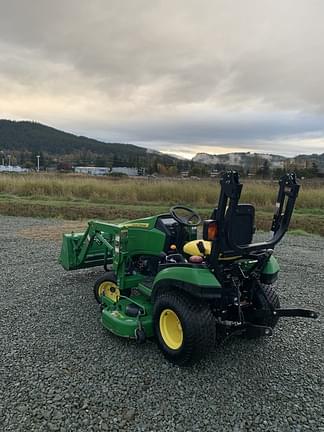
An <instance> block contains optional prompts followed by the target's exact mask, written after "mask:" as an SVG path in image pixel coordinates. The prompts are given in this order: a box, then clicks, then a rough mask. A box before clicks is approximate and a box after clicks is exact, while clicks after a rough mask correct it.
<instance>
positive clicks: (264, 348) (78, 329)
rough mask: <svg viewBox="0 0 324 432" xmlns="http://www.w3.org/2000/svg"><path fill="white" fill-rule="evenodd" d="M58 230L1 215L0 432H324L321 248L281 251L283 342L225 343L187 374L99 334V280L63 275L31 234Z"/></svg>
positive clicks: (52, 253) (152, 352)
mask: <svg viewBox="0 0 324 432" xmlns="http://www.w3.org/2000/svg"><path fill="white" fill-rule="evenodd" d="M49 224H50V225H53V224H56V225H58V226H59V225H60V224H61V222H59V221H56V222H55V221H54V222H53V221H49V220H36V219H29V218H15V217H0V246H1V253H0V263H1V291H0V336H1V339H0V356H1V358H0V430H1V431H2V430H3V431H99V430H103V431H104V430H108V431H122V430H125V431H190V432H191V431H217V432H221V431H233V432H243V431H244V432H253V431H255V432H257V431H283V432H285V431H291V432H292V431H294V432H302V431H313V432H317V431H321V432H324V419H323V415H324V366H323V364H324V362H323V360H324V359H323V330H324V329H323V312H324V311H323V309H324V307H323V298H324V280H323V271H324V265H323V263H324V239H323V238H320V237H316V236H307V237H296V236H287V237H286V238H285V239H284V241H283V242H282V244H281V245H280V246H279V247H278V248H277V256H278V257H279V259H280V264H281V267H282V273H281V278H280V285H279V294H280V296H281V302H282V304H283V305H293V306H298V305H300V306H305V307H309V308H314V309H315V310H317V311H319V312H320V313H321V317H320V318H319V319H318V320H316V321H314V320H305V319H301V318H297V319H285V320H284V319H282V320H281V321H280V322H279V325H278V327H277V328H276V331H275V332H274V336H273V337H272V338H264V339H262V340H258V341H251V340H249V341H247V340H240V339H238V338H237V339H232V340H228V341H227V342H226V343H225V344H224V345H222V346H221V347H219V348H217V350H215V352H213V353H211V354H210V356H209V357H208V358H206V359H205V360H203V361H202V362H201V363H199V364H197V365H195V366H194V367H192V368H190V369H180V368H178V367H175V366H171V365H170V364H168V363H167V362H166V361H165V360H164V358H163V357H162V355H161V354H160V352H159V351H158V349H157V347H156V345H155V343H154V342H147V343H146V344H145V345H142V346H137V345H136V343H135V342H132V341H127V340H123V339H119V338H117V337H115V336H113V335H112V334H110V333H109V332H107V331H106V330H104V328H103V327H102V326H101V324H100V316H99V310H98V307H97V304H96V302H95V300H94V299H93V294H92V285H93V282H94V280H95V279H96V277H97V275H99V274H100V273H101V271H102V270H101V269H99V270H91V271H87V270H86V271H79V272H70V273H69V272H65V271H64V270H63V269H62V268H61V267H60V266H59V265H58V263H57V257H58V254H59V249H60V244H59V243H57V242H55V241H53V240H51V241H44V240H37V239H32V238H23V237H22V236H21V234H20V232H21V230H22V229H26V228H29V227H33V228H34V229H35V228H38V229H39V230H42V228H44V227H46V225H49Z"/></svg>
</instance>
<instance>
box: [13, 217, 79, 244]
mask: <svg viewBox="0 0 324 432" xmlns="http://www.w3.org/2000/svg"><path fill="white" fill-rule="evenodd" d="M86 228H87V222H86V221H84V222H82V221H77V222H76V221H62V223H61V224H55V225H54V224H53V225H52V224H50V225H45V226H42V227H40V226H37V227H29V228H24V229H21V230H19V231H18V232H17V235H18V237H21V238H26V239H33V240H53V241H57V242H60V241H61V240H62V235H63V234H64V233H70V232H72V231H73V232H75V233H78V232H84V231H85V229H86Z"/></svg>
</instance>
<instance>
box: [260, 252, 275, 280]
mask: <svg viewBox="0 0 324 432" xmlns="http://www.w3.org/2000/svg"><path fill="white" fill-rule="evenodd" d="M279 271H280V267H279V264H278V261H277V259H276V258H275V257H274V256H273V255H271V257H270V258H269V259H268V261H267V263H266V265H265V266H264V267H263V269H262V271H261V282H262V283H265V284H268V285H269V284H273V283H274V282H275V281H276V280H277V279H278V273H279Z"/></svg>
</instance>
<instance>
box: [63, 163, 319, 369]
mask: <svg viewBox="0 0 324 432" xmlns="http://www.w3.org/2000/svg"><path fill="white" fill-rule="evenodd" d="M220 184H221V190H220V195H219V201H218V206H217V208H215V209H213V210H212V212H211V217H210V219H208V220H205V221H203V222H202V221H201V218H200V216H199V215H198V214H197V213H196V212H195V211H194V210H192V209H191V208H188V207H185V206H179V205H177V206H174V207H172V208H171V209H170V211H169V213H165V214H160V215H157V216H150V217H146V218H143V219H137V220H132V221H129V222H124V223H121V224H118V225H114V224H111V223H106V222H100V221H96V220H93V221H90V222H89V223H88V228H87V229H86V231H85V232H84V233H81V234H75V233H71V234H65V235H64V236H63V244H62V251H61V255H60V263H61V264H62V266H63V267H64V268H65V269H66V270H77V269H82V268H87V267H94V266H103V267H104V270H105V272H104V273H103V274H102V276H100V277H99V278H98V280H97V281H96V282H95V284H94V296H95V299H96V301H97V302H98V303H99V305H100V311H101V321H102V324H103V325H104V327H106V328H107V329H108V330H109V331H111V332H112V333H114V334H116V335H118V336H122V337H126V338H134V339H136V340H137V341H138V342H140V343H142V342H144V341H145V340H146V338H151V337H155V339H156V341H157V344H158V346H159V348H160V349H161V351H162V352H163V354H164V355H165V357H166V358H167V359H168V360H169V361H171V362H172V363H175V364H178V365H187V364H190V363H193V362H194V361H196V360H197V359H199V358H200V357H202V356H203V355H204V354H205V353H208V352H209V351H210V349H212V348H213V347H214V346H215V344H216V343H217V341H218V340H219V339H221V338H222V337H224V336H226V335H227V336H230V335H232V334H242V335H245V336H247V337H260V336H271V335H272V332H273V328H274V327H275V326H276V324H277V322H278V320H279V318H280V317H294V316H299V317H308V318H316V317H317V313H316V312H314V311H311V310H306V309H291V308H289V309H287V308H281V307H280V302H279V297H278V294H277V293H276V291H275V289H274V283H275V282H276V280H277V278H278V273H279V264H278V262H277V260H276V258H275V256H274V254H273V251H274V247H275V245H276V244H277V243H278V242H279V241H280V240H281V239H282V237H283V236H284V234H285V233H286V231H287V229H288V226H289V222H290V218H291V215H292V212H293V209H294V205H295V201H296V198H297V195H298V190H299V185H298V184H297V182H296V177H295V175H294V174H286V175H285V176H283V177H282V178H281V179H280V180H279V192H278V197H277V202H276V210H275V214H274V217H273V220H272V226H271V231H272V236H271V238H270V239H269V240H268V241H265V242H261V243H253V241H252V240H253V235H254V232H255V223H254V220H255V209H254V207H253V206H252V205H250V204H239V200H240V195H241V191H242V184H241V183H240V181H239V175H238V173H237V172H234V171H229V172H226V173H225V174H224V175H223V176H222V178H221V181H220ZM199 225H202V238H197V227H198V226H199ZM199 231H200V230H199Z"/></svg>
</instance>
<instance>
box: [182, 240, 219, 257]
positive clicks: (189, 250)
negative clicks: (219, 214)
mask: <svg viewBox="0 0 324 432" xmlns="http://www.w3.org/2000/svg"><path fill="white" fill-rule="evenodd" d="M200 242H201V243H202V244H203V247H204V248H205V251H206V252H205V253H204V254H203V253H202V252H201V251H200V249H199V247H198V243H200ZM211 245H212V242H211V241H208V240H192V241H190V242H188V243H186V244H185V245H184V246H183V252H184V253H185V254H187V255H191V256H192V255H198V256H203V255H210V253H211Z"/></svg>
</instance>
